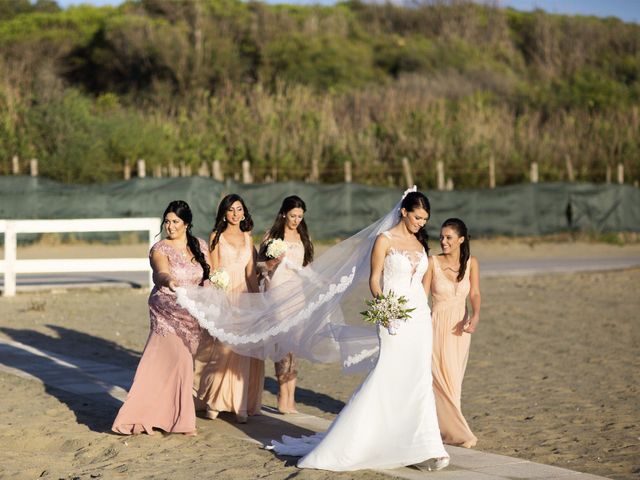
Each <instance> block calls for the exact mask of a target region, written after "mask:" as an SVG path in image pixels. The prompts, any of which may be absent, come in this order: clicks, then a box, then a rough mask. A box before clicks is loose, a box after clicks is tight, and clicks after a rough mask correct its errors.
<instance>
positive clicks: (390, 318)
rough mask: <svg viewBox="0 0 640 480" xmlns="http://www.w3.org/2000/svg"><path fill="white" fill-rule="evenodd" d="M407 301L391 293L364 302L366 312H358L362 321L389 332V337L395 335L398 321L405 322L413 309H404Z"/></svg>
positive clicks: (398, 324)
mask: <svg viewBox="0 0 640 480" xmlns="http://www.w3.org/2000/svg"><path fill="white" fill-rule="evenodd" d="M407 302H408V300H407V299H406V298H405V297H404V296H399V297H396V295H395V293H394V292H393V291H389V293H387V294H386V295H385V294H382V293H381V294H380V295H378V296H376V297H375V298H374V299H373V300H368V301H367V302H366V304H367V306H368V307H369V308H367V310H365V311H363V312H360V315H362V316H363V317H364V321H365V322H367V323H372V324H374V325H380V326H382V327H384V328H386V329H387V330H388V331H389V335H395V334H396V333H397V332H398V327H399V326H400V320H405V321H406V320H407V319H408V318H409V317H410V315H409V314H410V313H411V312H413V311H414V310H415V308H405V305H406V304H407Z"/></svg>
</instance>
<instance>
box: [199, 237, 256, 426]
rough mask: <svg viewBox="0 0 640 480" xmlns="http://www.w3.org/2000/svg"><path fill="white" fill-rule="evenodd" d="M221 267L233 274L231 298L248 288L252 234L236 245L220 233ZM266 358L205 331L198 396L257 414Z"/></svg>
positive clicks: (223, 408)
mask: <svg viewBox="0 0 640 480" xmlns="http://www.w3.org/2000/svg"><path fill="white" fill-rule="evenodd" d="M218 248H219V256H220V257H219V258H220V268H222V269H224V270H225V271H226V272H227V273H228V274H229V277H230V282H229V287H228V289H227V294H228V295H229V298H230V299H231V301H233V299H234V296H235V295H236V294H238V293H242V292H247V291H248V288H247V280H246V273H245V269H246V267H247V265H248V264H249V262H250V261H251V257H252V256H253V252H254V249H253V242H252V239H251V236H250V235H249V234H248V233H245V237H244V245H243V247H242V248H236V247H235V246H234V245H232V244H230V243H229V242H227V241H226V239H225V238H224V234H221V235H220V242H219V243H218ZM263 387H264V361H263V360H258V359H256V358H252V357H246V356H244V355H239V354H237V353H235V352H233V351H232V350H231V349H230V348H229V347H227V346H226V345H224V344H223V343H221V342H220V341H219V340H218V339H216V338H212V337H211V335H209V333H208V332H206V331H204V332H203V335H202V340H201V341H200V346H199V348H198V352H197V353H196V357H195V382H194V389H195V394H196V397H197V398H198V399H199V400H201V401H202V402H204V403H205V404H206V405H208V406H209V408H211V409H212V410H217V411H219V412H233V413H236V414H238V415H257V414H259V413H260V409H261V407H262V390H263Z"/></svg>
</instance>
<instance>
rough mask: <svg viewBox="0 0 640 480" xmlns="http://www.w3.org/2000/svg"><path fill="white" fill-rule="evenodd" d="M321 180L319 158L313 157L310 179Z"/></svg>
mask: <svg viewBox="0 0 640 480" xmlns="http://www.w3.org/2000/svg"><path fill="white" fill-rule="evenodd" d="M318 180H320V166H319V165H318V159H317V158H312V159H311V175H309V181H311V182H317V181H318Z"/></svg>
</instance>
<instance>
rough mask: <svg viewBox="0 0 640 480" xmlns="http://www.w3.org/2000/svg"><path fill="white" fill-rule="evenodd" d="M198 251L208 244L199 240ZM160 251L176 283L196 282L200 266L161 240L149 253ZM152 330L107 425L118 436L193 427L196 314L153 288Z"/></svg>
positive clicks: (183, 430)
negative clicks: (125, 389) (123, 400)
mask: <svg viewBox="0 0 640 480" xmlns="http://www.w3.org/2000/svg"><path fill="white" fill-rule="evenodd" d="M199 242H200V249H201V251H203V252H206V251H207V244H206V242H205V241H204V240H201V239H199ZM153 252H160V253H162V254H163V255H166V256H167V258H168V260H169V268H170V271H171V275H173V278H174V279H175V280H176V282H177V283H178V285H179V286H187V285H198V284H199V283H200V282H201V280H202V266H201V265H200V264H199V263H198V262H196V261H195V260H191V259H189V258H187V256H186V255H182V254H181V253H180V252H178V251H177V250H176V249H174V248H173V247H171V246H170V245H169V244H168V243H166V242H165V241H164V240H162V241H160V242H158V243H156V244H155V245H154V246H153V247H152V248H151V251H150V252H149V257H151V255H152V254H153ZM149 316H150V319H151V331H150V332H149V337H148V339H147V344H146V345H145V347H144V352H143V353H142V358H141V359H140V363H139V364H138V368H137V370H136V374H135V377H134V379H133V385H132V386H131V389H130V390H129V394H128V395H127V399H126V401H125V402H124V405H122V407H121V408H120V411H119V412H118V415H117V416H116V419H115V420H114V422H113V426H112V427H111V429H112V430H113V431H114V432H117V433H122V434H127V435H129V434H135V433H142V432H146V433H148V434H152V433H153V429H154V428H159V429H161V430H164V431H165V432H178V433H188V432H193V431H195V430H196V412H195V407H194V405H193V390H192V385H193V354H194V353H195V351H196V349H197V347H198V343H199V341H200V332H201V330H200V326H199V325H198V322H197V321H196V319H195V318H193V317H192V316H191V314H189V312H187V311H186V310H185V309H184V308H182V307H180V306H179V305H178V304H177V303H176V297H175V293H173V292H172V291H171V290H169V289H168V288H167V287H162V288H158V287H154V288H153V290H152V291H151V295H150V296H149Z"/></svg>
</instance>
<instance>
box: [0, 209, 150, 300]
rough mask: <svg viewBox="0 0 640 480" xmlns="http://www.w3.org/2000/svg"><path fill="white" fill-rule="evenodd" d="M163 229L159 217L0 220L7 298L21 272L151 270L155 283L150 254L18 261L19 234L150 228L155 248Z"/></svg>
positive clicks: (1, 269) (1, 266) (1, 270)
mask: <svg viewBox="0 0 640 480" xmlns="http://www.w3.org/2000/svg"><path fill="white" fill-rule="evenodd" d="M159 230H160V220H159V219H158V218H89V219H73V220H0V233H4V261H0V273H4V289H3V292H2V294H3V296H5V297H11V296H14V295H15V294H16V274H18V273H70V272H75V273H78V272H149V285H152V284H153V282H152V278H151V276H152V272H151V268H150V266H149V260H148V258H147V257H144V258H81V259H79V258H78V259H55V260H54V259H38V260H18V259H17V236H18V234H19V233H53V232H134V231H147V232H148V233H149V247H151V245H152V244H153V242H154V238H155V236H156V234H157V233H158V232H159Z"/></svg>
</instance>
